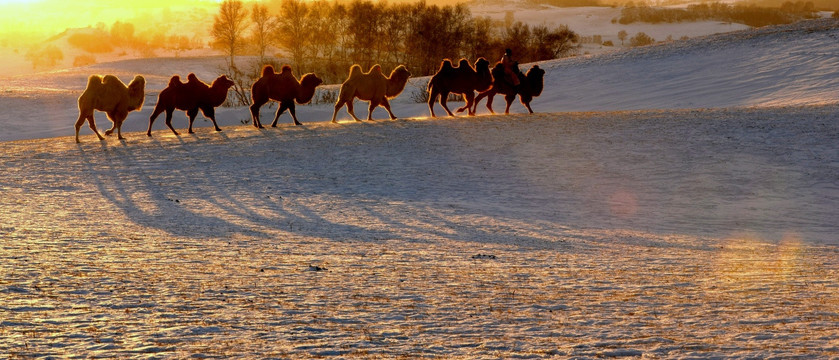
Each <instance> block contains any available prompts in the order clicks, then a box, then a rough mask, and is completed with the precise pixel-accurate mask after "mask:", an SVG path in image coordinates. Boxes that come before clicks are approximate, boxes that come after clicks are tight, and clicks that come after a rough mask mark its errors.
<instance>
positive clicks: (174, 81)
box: [169, 75, 183, 86]
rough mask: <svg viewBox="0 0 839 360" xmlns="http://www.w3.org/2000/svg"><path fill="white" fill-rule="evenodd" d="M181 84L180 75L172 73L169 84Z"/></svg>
mask: <svg viewBox="0 0 839 360" xmlns="http://www.w3.org/2000/svg"><path fill="white" fill-rule="evenodd" d="M178 85H183V83H182V82H181V77H180V76H178V75H172V78H170V79H169V86H178Z"/></svg>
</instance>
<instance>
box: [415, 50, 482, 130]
mask: <svg viewBox="0 0 839 360" xmlns="http://www.w3.org/2000/svg"><path fill="white" fill-rule="evenodd" d="M491 85H492V74H491V73H490V71H489V61H487V59H484V58H479V59H478V60H477V61H475V67H474V68H473V67H472V65H470V64H469V61H468V60H466V59H461V60H460V63H459V64H458V66H457V67H453V66H452V62H451V60H449V59H445V60H443V63H442V64H441V65H440V69H439V70H437V73H436V74H434V76H432V77H431V80H430V81H429V82H428V93H429V95H428V109H429V110H430V111H431V117H436V115H435V114H434V101H435V100H437V97H438V96H439V97H440V105H442V106H443V109H444V110H446V113H448V114H449V116H454V114H452V112H451V110H449V107H448V106H447V105H446V101H447V100H448V99H447V98H448V97H449V93H455V94H462V95H463V96H464V97H465V98H466V106H465V108H466V109H469V115H475V112H474V111H472V102H473V101H474V100H475V91H478V92H481V91H484V90H487V89H489V87H490V86H491Z"/></svg>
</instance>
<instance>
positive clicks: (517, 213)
mask: <svg viewBox="0 0 839 360" xmlns="http://www.w3.org/2000/svg"><path fill="white" fill-rule="evenodd" d="M837 113H839V107H837V106H836V105H832V106H821V107H815V106H809V107H803V108H799V107H793V108H762V109H740V110H737V109H723V110H702V111H692V110H684V111H680V110H670V111H637V112H604V113H576V114H570V113H552V114H538V115H534V116H529V115H510V116H479V117H476V118H458V119H437V120H428V119H426V120H416V119H414V120H398V121H377V122H364V123H342V124H340V125H332V124H328V123H314V124H306V125H304V126H300V127H294V126H291V125H283V126H282V127H281V128H279V129H267V130H263V131H256V130H253V129H251V128H249V127H246V126H240V127H230V128H228V129H226V130H225V131H224V132H222V133H215V132H212V131H210V129H208V128H202V129H199V131H198V133H197V134H195V135H190V136H186V135H185V136H180V137H176V136H173V135H169V134H165V132H159V133H158V134H157V136H156V137H154V138H152V139H148V138H146V137H145V136H144V135H141V134H131V135H129V137H128V140H126V141H125V142H118V141H113V140H109V141H106V142H99V141H93V137H92V136H88V137H87V138H85V139H84V140H86V141H85V142H84V143H82V144H80V145H76V144H74V143H73V142H72V137H62V138H55V139H39V140H28V141H16V142H6V143H3V144H2V145H0V146H2V149H3V152H4V156H3V157H2V158H0V167H2V168H3V169H4V175H3V177H2V178H0V191H2V193H3V198H2V202H0V214H3V215H2V216H3V219H4V220H3V221H4V222H3V225H2V227H0V236H2V238H3V239H4V241H3V242H2V247H1V248H0V269H2V273H3V274H4V275H3V277H2V278H1V279H0V312H2V313H3V314H4V317H3V319H2V320H0V335H2V336H0V353H5V354H11V355H12V356H22V357H30V356H35V357H48V356H63V355H78V356H82V357H88V356H94V357H95V356H108V357H112V356H113V357H121V358H122V357H153V358H161V357H163V358H184V357H188V356H197V357H219V358H229V357H265V358H317V357H332V356H340V357H346V358H398V357H408V358H414V357H438V358H453V359H458V358H462V359H474V358H517V357H524V358H546V357H553V356H557V357H581V358H593V357H613V356H646V357H666V358H679V357H717V356H731V357H742V358H754V357H762V358H768V357H784V358H787V357H795V356H802V355H803V356H808V357H826V356H836V355H837V354H839V344H837V342H836V341H837V339H839V330H837V329H839V315H838V314H839V280H837V279H839V262H837V258H839V257H837V255H839V252H837V244H839V239H837V238H836V236H835V234H836V233H837V228H836V225H835V224H836V223H837V220H839V218H837V214H836V209H837V205H839V187H837V183H836V175H837V173H839V163H837V161H836V159H837V158H838V157H837V153H836V147H835V144H836V143H837V141H839V138H837V134H839V127H837V122H836V121H835V117H836V114H837Z"/></svg>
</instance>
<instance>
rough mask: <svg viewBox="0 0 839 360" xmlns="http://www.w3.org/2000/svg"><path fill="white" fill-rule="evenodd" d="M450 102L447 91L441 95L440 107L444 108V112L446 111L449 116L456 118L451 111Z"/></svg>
mask: <svg viewBox="0 0 839 360" xmlns="http://www.w3.org/2000/svg"><path fill="white" fill-rule="evenodd" d="M448 102H449V93H448V92H447V91H443V92H442V93H440V106H442V107H443V110H446V113H447V114H449V116H454V114H452V111H451V110H449V105H448Z"/></svg>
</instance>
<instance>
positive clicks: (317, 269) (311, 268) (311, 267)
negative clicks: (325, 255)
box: [306, 265, 328, 271]
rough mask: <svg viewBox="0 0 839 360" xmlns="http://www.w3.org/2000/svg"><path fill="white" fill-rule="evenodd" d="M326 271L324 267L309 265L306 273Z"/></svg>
mask: <svg viewBox="0 0 839 360" xmlns="http://www.w3.org/2000/svg"><path fill="white" fill-rule="evenodd" d="M326 270H328V269H327V268H325V267H321V266H317V265H309V268H308V269H306V271H326Z"/></svg>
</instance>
